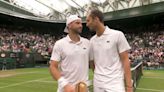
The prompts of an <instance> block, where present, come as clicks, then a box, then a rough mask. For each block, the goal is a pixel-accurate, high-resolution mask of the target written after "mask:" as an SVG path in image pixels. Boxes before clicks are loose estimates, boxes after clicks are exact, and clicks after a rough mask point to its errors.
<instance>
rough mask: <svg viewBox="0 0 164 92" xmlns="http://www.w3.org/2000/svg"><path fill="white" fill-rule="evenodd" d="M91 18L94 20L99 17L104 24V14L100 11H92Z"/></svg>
mask: <svg viewBox="0 0 164 92" xmlns="http://www.w3.org/2000/svg"><path fill="white" fill-rule="evenodd" d="M90 16H91V17H92V18H95V17H98V18H99V20H100V22H102V23H104V14H103V13H102V12H101V11H100V10H98V9H92V10H91V11H90Z"/></svg>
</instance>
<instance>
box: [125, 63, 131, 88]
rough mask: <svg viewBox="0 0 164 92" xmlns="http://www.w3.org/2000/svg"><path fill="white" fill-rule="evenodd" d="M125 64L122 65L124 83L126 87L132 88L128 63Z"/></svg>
mask: <svg viewBox="0 0 164 92" xmlns="http://www.w3.org/2000/svg"><path fill="white" fill-rule="evenodd" d="M126 62H127V63H126V64H125V65H124V71H125V82H126V87H129V88H132V87H133V85H132V77H131V70H130V62H129V61H126Z"/></svg>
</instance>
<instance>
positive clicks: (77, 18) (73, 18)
mask: <svg viewBox="0 0 164 92" xmlns="http://www.w3.org/2000/svg"><path fill="white" fill-rule="evenodd" d="M75 20H81V18H79V17H78V16H77V15H70V16H69V17H68V18H67V19H66V27H65V29H64V32H66V33H69V31H68V28H67V26H68V25H69V24H70V23H71V22H73V21H75Z"/></svg>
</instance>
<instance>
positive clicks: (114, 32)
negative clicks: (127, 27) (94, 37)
mask: <svg viewBox="0 0 164 92" xmlns="http://www.w3.org/2000/svg"><path fill="white" fill-rule="evenodd" d="M110 31H111V33H113V34H123V32H122V31H120V30H116V29H110Z"/></svg>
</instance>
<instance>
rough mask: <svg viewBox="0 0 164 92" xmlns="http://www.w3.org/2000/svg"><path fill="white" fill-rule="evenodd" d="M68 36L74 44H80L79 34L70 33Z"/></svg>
mask: <svg viewBox="0 0 164 92" xmlns="http://www.w3.org/2000/svg"><path fill="white" fill-rule="evenodd" d="M68 35H69V37H70V39H71V40H72V41H74V42H79V41H80V36H79V34H76V33H72V32H70V33H69V34H68Z"/></svg>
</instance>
